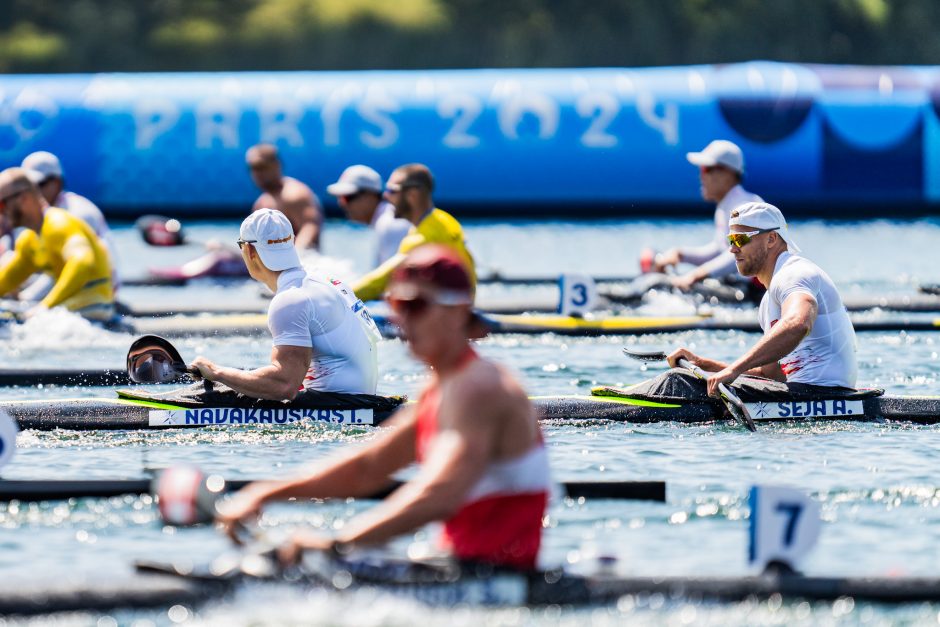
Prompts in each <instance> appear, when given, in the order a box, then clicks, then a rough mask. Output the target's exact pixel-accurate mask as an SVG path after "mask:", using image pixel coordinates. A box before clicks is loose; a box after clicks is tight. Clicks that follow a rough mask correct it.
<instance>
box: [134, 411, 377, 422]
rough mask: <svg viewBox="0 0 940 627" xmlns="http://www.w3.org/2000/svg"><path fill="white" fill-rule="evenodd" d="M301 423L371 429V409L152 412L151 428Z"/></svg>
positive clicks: (150, 417) (150, 418)
mask: <svg viewBox="0 0 940 627" xmlns="http://www.w3.org/2000/svg"><path fill="white" fill-rule="evenodd" d="M301 420H311V421H315V422H329V423H333V424H349V425H371V424H373V412H372V410H371V409H248V408H242V407H215V408H208V407H206V408H200V409H169V410H167V409H152V410H150V416H149V423H150V426H151V427H166V426H181V427H185V426H206V425H250V424H259V425H286V424H290V423H293V422H300V421H301Z"/></svg>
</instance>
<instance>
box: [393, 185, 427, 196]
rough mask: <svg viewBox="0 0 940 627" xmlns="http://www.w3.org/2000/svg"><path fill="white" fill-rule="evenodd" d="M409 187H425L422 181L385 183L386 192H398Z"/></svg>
mask: <svg viewBox="0 0 940 627" xmlns="http://www.w3.org/2000/svg"><path fill="white" fill-rule="evenodd" d="M409 187H424V185H422V184H421V183H401V184H398V183H388V184H386V185H385V193H386V194H397V193H399V192H401V191H404V190H406V189H408V188H409Z"/></svg>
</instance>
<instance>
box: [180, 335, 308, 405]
mask: <svg viewBox="0 0 940 627" xmlns="http://www.w3.org/2000/svg"><path fill="white" fill-rule="evenodd" d="M311 356H312V349H310V348H307V347H305V346H275V347H274V350H272V351H271V363H270V364H269V365H267V366H262V367H261V368H256V369H255V370H239V369H238V368H228V367H225V366H217V365H216V364H214V363H212V362H211V361H209V360H208V359H205V358H203V357H197V358H196V360H195V361H193V366H195V367H197V368H199V371H200V373H201V374H202V376H203V377H205V378H206V379H209V380H210V381H218V382H219V383H224V384H225V385H227V386H229V387H230V388H232V389H233V390H235V391H236V392H241V393H242V394H244V395H246V396H251V397H253V398H265V399H269V400H274V401H283V400H291V399H293V398H294V397H295V396H297V391H298V390H299V389H300V387H301V386H302V385H303V382H304V376H305V375H306V374H307V369H308V368H309V367H310V358H311Z"/></svg>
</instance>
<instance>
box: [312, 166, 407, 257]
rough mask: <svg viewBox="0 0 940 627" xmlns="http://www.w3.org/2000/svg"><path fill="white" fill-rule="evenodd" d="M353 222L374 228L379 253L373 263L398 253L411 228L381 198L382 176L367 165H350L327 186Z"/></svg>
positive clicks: (390, 204)
mask: <svg viewBox="0 0 940 627" xmlns="http://www.w3.org/2000/svg"><path fill="white" fill-rule="evenodd" d="M326 191H327V192H329V193H330V194H331V195H333V196H336V199H337V202H338V203H339V206H340V207H342V209H343V211H345V212H346V215H347V216H349V219H350V220H352V221H353V222H358V223H360V224H365V225H368V226H369V227H370V228H372V230H373V231H375V239H376V255H375V263H374V264H373V267H378V266H380V265H382V264H383V263H384V262H385V261H386V260H388V259H390V258H392V257H394V256H395V253H397V252H398V246H399V245H400V244H401V240H402V239H403V238H404V237H405V235H407V234H408V231H410V230H411V222H409V221H408V220H403V219H401V218H396V217H395V207H394V206H393V205H392V203H390V202H388V201H387V200H384V199H383V198H382V191H383V186H382V177H381V176H379V173H378V172H376V171H375V170H373V169H372V168H370V167H369V166H367V165H351V166H349V167H348V168H346V169H345V170H343V173H342V174H341V175H340V177H339V180H338V181H336V182H335V183H333V184H332V185H330V186H328V187H327V188H326Z"/></svg>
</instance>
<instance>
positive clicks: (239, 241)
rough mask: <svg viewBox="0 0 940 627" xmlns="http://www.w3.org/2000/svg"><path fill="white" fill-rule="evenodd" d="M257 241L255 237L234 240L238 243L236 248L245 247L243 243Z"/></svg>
mask: <svg viewBox="0 0 940 627" xmlns="http://www.w3.org/2000/svg"><path fill="white" fill-rule="evenodd" d="M257 241H258V240H256V239H237V240H235V243H236V244H238V250H241V249H242V248H244V247H245V244H254V243H256V242H257Z"/></svg>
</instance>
